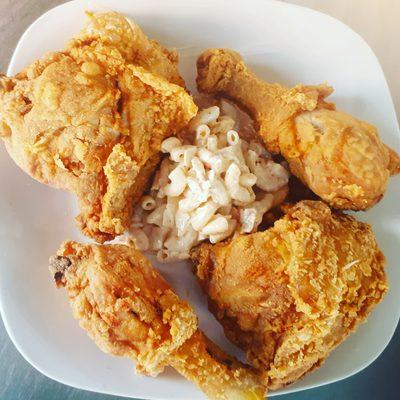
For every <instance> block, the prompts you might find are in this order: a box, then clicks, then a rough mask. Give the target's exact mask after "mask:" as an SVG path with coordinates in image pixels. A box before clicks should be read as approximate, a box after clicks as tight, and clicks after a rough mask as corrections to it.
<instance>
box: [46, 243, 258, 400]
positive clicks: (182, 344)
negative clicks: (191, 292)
mask: <svg viewBox="0 0 400 400" xmlns="http://www.w3.org/2000/svg"><path fill="white" fill-rule="evenodd" d="M50 270H51V272H52V274H53V275H54V278H55V282H56V284H57V286H59V287H60V286H65V288H66V290H67V293H68V296H69V300H70V303H71V306H72V310H73V315H74V317H75V318H76V319H77V320H79V324H80V326H81V327H82V328H83V329H85V330H86V331H87V333H88V335H89V336H90V337H91V338H92V339H93V340H94V341H95V342H96V344H97V345H98V346H99V348H100V349H101V350H103V351H104V352H106V353H110V354H114V355H117V356H126V357H129V358H131V359H132V360H133V361H134V362H136V370H137V372H138V373H142V374H146V375H151V376H156V375H157V374H159V373H160V372H162V371H163V370H164V367H166V366H168V365H170V366H172V367H174V368H175V369H176V370H177V371H178V372H179V373H180V374H182V375H183V376H184V377H186V378H187V379H189V380H190V381H192V382H193V383H194V384H196V385H197V386H198V387H199V388H200V389H201V390H202V391H203V392H204V393H206V394H207V396H208V397H209V398H210V399H219V400H234V399H237V400H239V399H243V400H257V399H259V400H261V399H264V395H265V387H264V386H263V385H262V384H261V383H260V382H261V379H260V377H259V375H258V374H257V373H255V372H254V371H253V370H252V369H251V368H250V367H248V366H244V365H243V364H241V363H240V362H238V361H237V360H235V359H234V358H232V357H230V356H228V355H227V354H225V353H224V352H223V351H222V350H221V349H219V348H218V347H217V346H216V345H215V344H213V343H212V342H211V341H210V340H209V339H207V338H206V337H205V336H204V334H203V333H202V332H201V331H199V329H198V325H197V318H196V315H195V313H194V311H193V310H192V309H191V307H190V306H189V304H187V303H186V302H184V301H183V300H181V299H179V298H178V296H177V295H176V294H175V293H174V292H173V291H172V289H171V288H170V286H169V285H168V283H167V282H166V281H165V280H164V279H163V278H162V277H161V275H160V274H159V273H158V272H157V270H156V269H154V268H153V267H152V265H151V264H150V262H149V261H148V260H147V259H146V258H145V257H144V256H143V255H142V254H141V253H140V252H139V251H138V250H136V249H135V248H133V247H130V246H125V245H104V246H101V245H89V244H79V243H76V242H66V243H64V244H63V245H62V246H61V248H60V250H59V251H58V253H57V256H55V257H52V258H51V259H50Z"/></svg>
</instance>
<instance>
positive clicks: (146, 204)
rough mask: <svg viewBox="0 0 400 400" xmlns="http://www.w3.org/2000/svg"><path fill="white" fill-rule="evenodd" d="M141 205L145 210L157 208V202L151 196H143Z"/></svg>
mask: <svg viewBox="0 0 400 400" xmlns="http://www.w3.org/2000/svg"><path fill="white" fill-rule="evenodd" d="M140 205H141V206H142V208H143V210H146V211H151V210H154V209H155V208H156V201H155V200H154V199H153V198H152V197H151V196H143V197H142V198H141V199H140Z"/></svg>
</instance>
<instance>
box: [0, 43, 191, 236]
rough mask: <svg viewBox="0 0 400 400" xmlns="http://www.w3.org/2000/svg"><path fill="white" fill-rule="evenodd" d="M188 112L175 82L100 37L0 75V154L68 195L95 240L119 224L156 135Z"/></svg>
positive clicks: (154, 156)
mask: <svg viewBox="0 0 400 400" xmlns="http://www.w3.org/2000/svg"><path fill="white" fill-rule="evenodd" d="M75 44H76V43H75ZM92 44H93V43H92ZM139 50H140V49H139ZM143 56H145V54H144V55H143ZM149 62H150V61H149ZM196 112H197V107H196V105H195V104H194V102H193V100H192V98H191V96H190V95H189V94H188V93H187V92H186V91H185V90H184V89H183V88H182V87H180V86H178V85H175V84H172V83H169V82H168V81H166V80H164V79H163V78H161V77H159V76H156V75H153V74H151V73H149V72H147V71H146V70H145V69H143V68H142V67H140V66H136V65H132V64H128V63H126V62H125V59H124V57H123V55H122V54H121V53H119V51H118V50H117V49H113V48H110V47H108V46H107V44H104V43H102V42H101V41H97V42H96V44H95V45H88V44H87V43H85V44H83V42H82V47H79V46H77V45H76V46H73V47H71V48H70V50H69V51H66V52H64V53H53V54H50V55H48V56H46V57H45V58H43V59H42V60H39V61H36V62H35V63H33V64H32V65H31V66H29V67H28V68H27V69H26V70H24V71H22V72H21V73H19V74H18V75H17V76H16V77H15V78H8V77H5V76H4V77H0V136H1V137H2V138H3V140H4V142H5V144H6V147H7V150H8V152H9V154H10V155H11V157H12V158H13V159H14V161H15V162H16V163H17V164H18V165H19V166H20V167H21V168H22V169H23V170H24V171H26V172H27V173H28V174H30V175H31V176H32V177H33V178H35V179H37V180H38V181H40V182H43V183H46V184H49V185H51V186H53V187H57V188H62V189H67V190H70V191H72V192H74V193H75V194H76V195H77V197H78V199H79V202H80V208H81V214H80V215H79V216H78V218H77V220H78V223H79V225H80V228H81V230H82V231H83V233H85V234H86V235H87V236H89V237H92V238H94V239H96V240H97V241H99V242H104V241H106V240H110V239H113V238H114V237H115V236H116V235H119V234H121V233H123V232H124V231H125V229H126V228H127V227H128V225H129V222H130V215H131V208H132V202H135V201H136V200H137V199H138V198H139V197H140V196H141V194H142V193H143V191H144V189H145V188H146V185H147V184H148V181H149V178H150V176H151V174H152V173H153V171H154V169H155V167H156V166H157V164H158V161H159V149H160V145H161V142H162V140H163V139H165V138H166V137H168V136H171V135H174V134H177V133H178V132H179V130H180V129H182V128H183V127H184V126H185V125H186V124H187V123H188V122H189V121H190V119H191V118H192V117H193V116H194V115H195V114H196Z"/></svg>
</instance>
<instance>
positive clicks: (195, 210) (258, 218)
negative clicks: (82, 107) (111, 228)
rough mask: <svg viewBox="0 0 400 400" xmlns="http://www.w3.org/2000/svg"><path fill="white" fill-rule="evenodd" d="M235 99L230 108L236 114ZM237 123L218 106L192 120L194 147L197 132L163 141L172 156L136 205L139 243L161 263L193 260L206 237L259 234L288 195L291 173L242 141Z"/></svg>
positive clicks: (134, 233)
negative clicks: (265, 219) (265, 217)
mask: <svg viewBox="0 0 400 400" xmlns="http://www.w3.org/2000/svg"><path fill="white" fill-rule="evenodd" d="M229 104H230V103H226V105H225V106H224V108H226V109H224V112H225V113H228V114H229V115H236V114H235V112H236V111H235V109H234V108H233V107H232V106H230V105H229ZM230 107H231V109H230ZM235 126H236V122H235V120H234V119H232V118H231V117H230V116H227V115H223V116H219V108H218V107H210V108H208V109H206V110H203V111H201V112H199V113H198V115H197V116H196V117H195V118H194V119H193V120H192V121H191V122H190V127H189V129H190V130H191V131H192V133H193V132H195V135H194V136H195V139H194V144H193V142H192V141H191V140H193V134H190V135H187V136H186V138H185V139H182V140H180V139H178V138H176V137H171V138H168V139H166V140H164V141H163V143H162V146H161V151H162V152H164V153H165V154H167V155H166V157H165V158H164V160H163V161H162V162H161V165H160V169H159V171H157V173H156V175H155V178H154V182H153V185H152V188H151V192H150V195H146V196H143V197H142V198H141V200H140V202H139V205H136V206H135V207H134V214H133V219H132V224H131V228H130V229H131V231H132V233H131V235H132V236H133V237H134V238H135V242H136V243H137V244H136V245H137V246H140V247H141V248H142V249H148V250H150V251H153V252H155V253H156V254H157V259H158V260H159V261H161V262H170V261H176V260H180V259H187V258H189V254H190V251H191V249H192V248H193V247H194V246H196V245H197V244H199V243H200V242H201V241H203V240H209V241H210V242H211V243H218V242H220V241H221V240H224V239H226V238H228V237H229V236H232V235H233V234H235V233H238V232H241V233H250V232H255V231H256V230H257V228H258V226H259V225H260V223H261V222H262V218H263V215H264V214H265V213H266V212H267V211H268V210H269V209H270V208H272V207H274V206H275V205H277V204H279V203H281V202H282V201H283V200H284V198H285V196H286V194H287V190H288V189H287V180H288V172H287V171H286V170H285V168H284V167H282V166H281V165H279V164H276V163H274V162H273V160H272V158H271V157H270V155H269V153H268V152H266V150H265V149H264V148H263V147H262V145H260V144H259V143H257V142H247V141H246V140H243V139H241V138H240V137H239V133H238V130H237V129H236V128H237V127H236V128H235ZM256 186H257V197H258V198H259V200H256V195H255V192H254V190H253V189H255V188H256ZM267 189H268V190H267ZM268 192H271V193H268ZM146 239H147V242H146Z"/></svg>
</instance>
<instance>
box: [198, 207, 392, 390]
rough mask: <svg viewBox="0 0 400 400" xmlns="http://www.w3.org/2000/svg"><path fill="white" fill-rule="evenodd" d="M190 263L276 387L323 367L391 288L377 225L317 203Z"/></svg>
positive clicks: (233, 335) (232, 335) (234, 336)
mask: <svg viewBox="0 0 400 400" xmlns="http://www.w3.org/2000/svg"><path fill="white" fill-rule="evenodd" d="M192 259H193V261H194V262H195V264H196V266H197V276H198V278H199V280H200V283H201V285H202V287H203V289H204V291H205V292H206V293H207V294H208V296H209V299H210V309H211V310H212V311H213V313H214V314H215V316H216V317H217V318H218V319H219V321H220V322H221V323H222V325H223V327H224V329H225V333H226V335H227V336H228V338H229V339H230V340H232V341H233V342H234V343H236V344H237V345H238V346H240V347H241V348H242V349H244V350H245V351H246V353H247V358H248V360H249V361H250V362H251V363H252V364H253V365H254V366H255V367H257V368H258V369H260V370H264V371H267V373H268V385H269V388H271V389H277V388H279V387H281V386H284V385H287V384H289V383H291V382H294V381H295V380H297V379H299V378H301V377H302V376H303V375H304V374H305V373H307V372H309V371H311V370H312V369H314V368H316V367H318V366H319V365H321V363H322V362H323V361H324V360H325V358H326V357H327V356H328V354H329V353H330V351H331V350H332V349H333V348H334V347H336V346H337V345H338V344H340V343H341V342H342V341H343V340H344V339H345V338H346V337H347V335H348V334H349V333H350V332H352V331H354V330H355V329H356V328H357V326H358V325H359V324H360V323H361V322H364V321H365V319H366V318H367V316H368V314H369V313H370V311H371V309H372V308H373V307H374V306H375V305H376V304H377V303H379V302H380V301H381V299H382V297H383V296H384V294H385V293H386V291H387V282H386V276H385V272H384V269H383V266H384V263H385V259H384V256H383V254H382V253H381V251H380V250H379V248H378V245H377V243H376V241H375V237H374V234H373V232H372V229H371V227H370V226H369V225H368V224H366V223H362V222H358V221H356V220H355V219H354V218H353V217H351V216H348V215H343V214H335V213H333V212H332V211H331V210H330V209H329V207H328V206H327V205H326V204H324V203H322V202H319V201H302V202H299V203H298V204H296V205H295V206H292V207H291V208H290V209H289V210H288V211H287V214H286V215H285V216H284V217H283V218H282V219H280V220H278V221H277V222H275V225H274V227H272V228H270V229H268V230H266V231H265V232H258V233H254V234H251V235H247V236H239V237H237V238H235V239H233V240H232V241H230V242H227V243H219V244H216V245H206V244H205V245H202V246H200V247H199V248H198V249H196V250H195V251H194V252H193V254H192Z"/></svg>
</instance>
